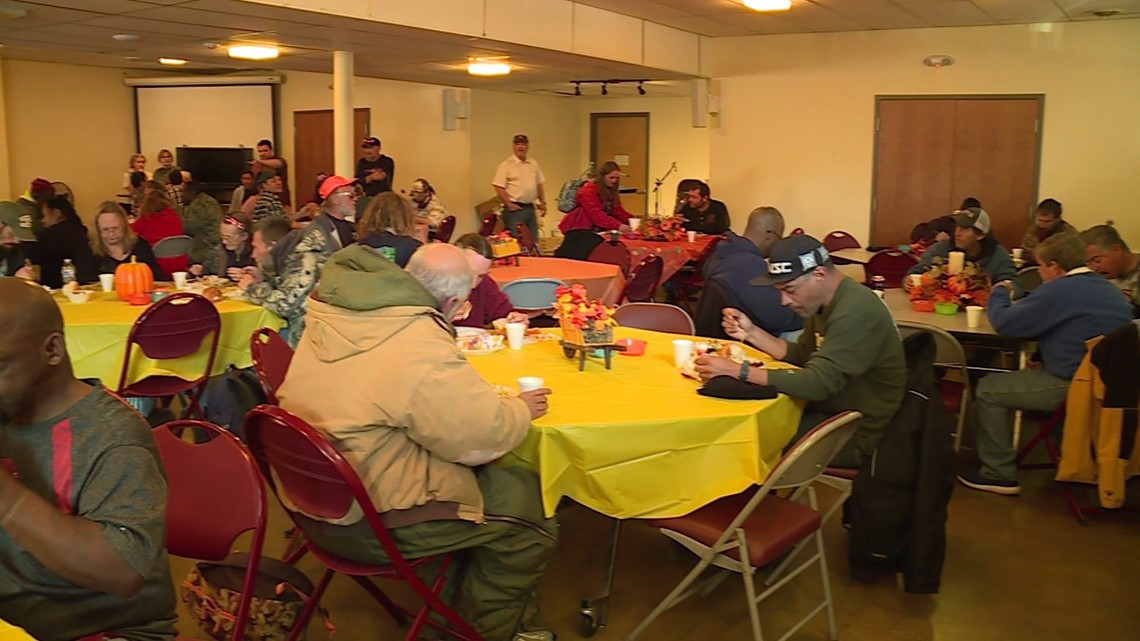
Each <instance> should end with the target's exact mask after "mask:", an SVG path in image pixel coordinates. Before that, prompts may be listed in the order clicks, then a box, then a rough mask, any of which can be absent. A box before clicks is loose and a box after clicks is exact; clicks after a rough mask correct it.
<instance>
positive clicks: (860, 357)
mask: <svg viewBox="0 0 1140 641" xmlns="http://www.w3.org/2000/svg"><path fill="white" fill-rule="evenodd" d="M752 284H753V285H760V286H775V287H776V288H777V289H779V290H780V304H782V305H783V306H784V307H787V308H788V309H790V310H792V311H794V312H796V313H797V314H799V315H800V316H802V317H803V318H804V319H805V321H806V322H805V323H804V331H803V334H801V335H800V338H799V340H797V341H796V342H788V341H785V340H782V339H780V338H777V337H775V336H773V335H771V334H769V333H768V332H766V331H764V330H762V329H760V328H758V327H756V326H755V325H753V324H752V322H751V321H750V320H748V316H747V315H745V314H744V313H743V312H741V311H740V310H738V309H731V308H727V309H725V310H724V330H725V332H727V333H728V335H729V336H732V337H733V338H735V339H737V340H742V341H746V342H748V343H750V344H752V345H755V346H756V347H757V348H758V349H760V350H762V351H764V352H766V353H767V354H769V355H771V356H772V357H773V358H777V359H779V360H782V361H785V362H787V363H791V364H793V365H798V366H799V369H786V370H766V369H764V368H758V367H748V366H747V364H745V365H743V366H742V365H738V364H737V363H734V362H732V361H730V360H728V359H727V358H721V357H718V356H704V357H701V358H700V359H698V360H697V372H698V373H700V375H701V377H702V378H704V379H706V380H707V379H710V378H713V377H715V376H734V377H738V378H740V379H741V380H743V381H746V382H749V383H753V384H756V385H771V386H772V387H774V388H776V390H777V391H778V392H780V393H783V394H787V395H788V396H792V397H795V398H802V399H804V400H806V401H807V407H805V409H804V414H803V418H802V419H801V421H800V427H799V430H798V431H797V433H796V436H795V438H793V440H792V442H793V443H794V442H795V441H797V440H799V438H800V437H802V436H803V435H804V434H807V433H808V432H809V431H811V429H812V428H813V427H815V426H816V425H818V424H819V423H820V422H822V421H823V420H824V419H827V418H828V417H830V416H832V415H833V414H836V413H838V412H841V411H844V410H856V411H858V412H861V413H862V414H863V421H862V423H861V424H860V426H859V430H858V431H857V432H856V433H855V437H854V438H852V439H851V441H850V442H849V443H848V445H847V447H845V448H844V449H843V450H842V451H841V452H840V453H839V455H838V456H836V458H835V460H834V464H835V465H838V466H840V467H859V466H860V465H862V462H863V461H864V460H865V459H866V458H867V457H869V456H870V455H871V454H872V453H873V452H874V451H875V448H876V447H878V445H879V441H881V440H882V438H883V433H884V432H885V430H886V427H887V424H888V423H889V422H890V420H891V418H892V417H893V416H894V414H895V412H896V411H898V408H899V404H900V403H902V399H903V395H904V394H905V393H906V358H905V356H904V354H903V348H902V342H901V341H900V340H899V334H898V330H897V329H896V328H895V323H894V320H893V319H892V318H891V313H890V311H888V310H887V307H886V305H884V304H883V302H882V301H881V300H879V298H878V297H877V296H876V295H875V293H874V292H873V291H871V290H870V289H868V288H866V287H864V286H862V285H860V284H859V283H857V282H855V281H853V280H851V279H850V278H847V277H846V276H844V275H843V274H842V273H840V272H839V270H837V269H836V268H835V265H833V264H832V262H831V257H830V256H829V255H828V252H827V249H825V248H824V247H823V245H822V244H821V243H820V242H819V241H818V240H816V239H815V238H812V237H811V236H807V235H803V234H798V235H794V236H789V237H788V238H784V239H782V240H780V241H779V242H777V243H776V244H775V245H774V246H773V247H772V250H771V252H770V253H769V255H768V273H767V274H764V275H762V276H759V277H757V278H755V279H753V280H752Z"/></svg>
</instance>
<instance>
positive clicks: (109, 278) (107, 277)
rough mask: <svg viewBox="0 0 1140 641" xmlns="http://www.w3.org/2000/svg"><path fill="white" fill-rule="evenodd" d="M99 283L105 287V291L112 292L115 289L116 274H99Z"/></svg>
mask: <svg viewBox="0 0 1140 641" xmlns="http://www.w3.org/2000/svg"><path fill="white" fill-rule="evenodd" d="M99 284H100V285H101V286H102V287H103V291H105V292H110V291H114V289H115V275H114V274H99Z"/></svg>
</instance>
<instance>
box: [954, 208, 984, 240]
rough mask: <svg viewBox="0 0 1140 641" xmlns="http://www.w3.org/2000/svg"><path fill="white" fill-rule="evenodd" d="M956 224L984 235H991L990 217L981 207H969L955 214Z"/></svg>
mask: <svg viewBox="0 0 1140 641" xmlns="http://www.w3.org/2000/svg"><path fill="white" fill-rule="evenodd" d="M954 224H955V225H958V226H959V227H962V228H965V229H970V228H971V227H973V228H974V229H976V230H978V231H980V232H982V233H983V234H988V233H990V215H989V214H987V213H986V210H984V209H982V208H981V207H967V208H966V209H959V210H958V211H956V212H954Z"/></svg>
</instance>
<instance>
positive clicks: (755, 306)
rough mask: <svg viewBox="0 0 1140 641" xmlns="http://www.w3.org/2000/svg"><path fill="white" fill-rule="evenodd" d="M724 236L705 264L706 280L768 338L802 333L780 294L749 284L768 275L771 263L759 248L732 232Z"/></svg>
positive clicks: (801, 323)
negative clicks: (720, 289)
mask: <svg viewBox="0 0 1140 641" xmlns="http://www.w3.org/2000/svg"><path fill="white" fill-rule="evenodd" d="M725 236H726V237H725V239H724V240H722V241H721V242H720V243H718V244H717V246H716V249H714V250H713V255H712V256H710V257H709V259H708V260H707V261H705V268H704V272H705V279H706V280H715V281H717V282H719V283H720V284H721V285H723V286H724V288H725V290H727V291H728V293H729V295H730V296H731V297H732V300H733V304H734V305H736V307H737V308H738V309H740V311H742V312H744V313H745V314H748V317H749V318H750V319H752V322H753V323H755V324H756V325H757V326H758V327H760V328H761V329H763V330H764V331H766V332H768V333H769V334H772V335H773V336H779V335H780V334H783V333H784V332H792V331H795V330H798V329H803V327H804V319H802V318H800V315H799V314H797V313H795V312H793V311H791V310H790V309H788V308H786V307H784V306H783V305H781V304H780V290H778V289H776V288H775V287H761V286H758V285H753V284H751V283H750V282H749V281H750V280H752V279H753V278H756V277H757V276H760V275H762V274H766V273H768V262H767V261H766V260H764V255H763V254H761V253H760V248H758V247H757V246H756V245H754V244H752V241H750V240H748V239H747V238H744V237H743V236H738V235H736V234H735V233H733V232H731V231H729V232H727V233H726V234H725Z"/></svg>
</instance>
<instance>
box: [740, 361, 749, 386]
mask: <svg viewBox="0 0 1140 641" xmlns="http://www.w3.org/2000/svg"><path fill="white" fill-rule="evenodd" d="M751 370H752V368H751V366H749V365H748V361H744V362H743V363H741V364H740V380H742V381H744V382H745V383H747V382H748V372H750V371H751Z"/></svg>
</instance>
